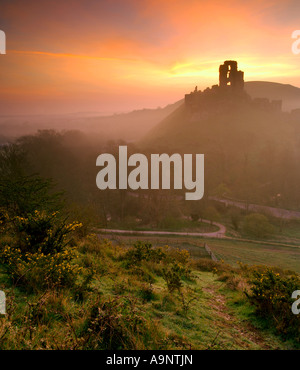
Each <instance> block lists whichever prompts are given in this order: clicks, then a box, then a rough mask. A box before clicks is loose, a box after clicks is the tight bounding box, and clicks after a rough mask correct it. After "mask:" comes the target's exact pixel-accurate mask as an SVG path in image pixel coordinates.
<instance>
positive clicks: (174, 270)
mask: <svg viewBox="0 0 300 370" xmlns="http://www.w3.org/2000/svg"><path fill="white" fill-rule="evenodd" d="M188 274H189V270H187V268H186V267H185V266H183V265H181V264H180V263H179V262H174V263H173V264H172V265H171V266H170V267H167V268H164V269H163V278H164V280H165V282H166V283H167V287H168V291H169V292H170V293H171V292H173V291H174V290H178V291H179V290H180V289H181V288H182V286H183V282H182V277H184V276H187V275H188Z"/></svg>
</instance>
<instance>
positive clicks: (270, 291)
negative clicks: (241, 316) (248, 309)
mask: <svg viewBox="0 0 300 370" xmlns="http://www.w3.org/2000/svg"><path fill="white" fill-rule="evenodd" d="M250 283H251V285H252V287H251V295H249V298H250V301H251V303H252V304H254V305H255V306H256V310H257V312H258V314H259V315H261V316H262V317H264V318H265V319H267V320H268V321H271V322H272V323H273V324H274V325H275V328H276V330H277V331H278V332H279V333H280V334H281V335H283V336H284V337H286V338H288V337H292V338H293V339H294V340H296V341H297V342H300V316H299V315H294V314H293V313H292V311H291V307H292V304H293V302H294V301H293V300H292V298H291V296H292V292H293V291H295V290H298V289H299V288H300V279H299V277H297V276H295V275H294V276H284V275H281V274H279V273H276V272H274V271H273V270H272V269H266V270H265V271H263V272H261V271H257V270H255V271H254V272H253V278H252V279H251V280H250Z"/></svg>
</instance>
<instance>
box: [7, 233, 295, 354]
mask: <svg viewBox="0 0 300 370" xmlns="http://www.w3.org/2000/svg"><path fill="white" fill-rule="evenodd" d="M166 239H167V238H162V239H161V238H160V240H156V242H157V244H158V245H161V242H162V241H166ZM119 241H120V240H119ZM170 241H171V240H170V238H169V242H170ZM132 242H133V240H129V238H128V237H122V241H121V243H117V242H116V241H115V243H114V245H111V244H110V243H107V242H105V241H99V240H97V238H95V237H92V238H87V239H82V240H80V241H78V243H77V246H78V251H79V257H78V259H77V260H76V262H77V263H78V264H80V266H82V268H83V270H82V273H81V275H79V276H78V280H77V282H76V287H77V288H76V287H75V286H74V287H69V288H62V289H60V290H56V289H50V290H49V291H46V292H35V293H33V294H27V293H26V291H25V290H24V289H23V290H21V289H19V288H17V287H13V286H12V285H11V284H10V282H9V279H8V276H7V275H6V274H5V272H4V269H3V268H2V269H1V270H0V288H1V289H3V290H4V291H5V292H6V294H7V304H8V306H7V312H8V315H7V316H6V317H1V318H0V348H1V349H44V348H46V349H92V348H100V349H102V348H108V349H109V348H110V343H108V342H105V341H106V339H105V338H106V337H105V333H106V331H105V330H112V332H110V334H111V335H112V337H113V338H114V339H113V340H114V341H118V339H119V333H120V332H121V333H122V338H123V339H124V340H125V342H124V349H200V350H203V349H222V350H224V349H290V348H294V345H295V344H294V343H291V342H286V343H284V342H282V341H281V339H280V338H279V337H278V336H276V335H275V334H274V333H273V332H272V331H270V330H268V328H266V327H263V326H262V325H260V322H259V320H258V319H257V317H256V316H255V315H254V308H253V306H250V303H249V301H248V300H247V298H246V296H245V295H244V293H243V287H244V285H242V288H240V289H237V290H236V289H229V288H228V286H227V285H226V282H225V281H224V280H223V279H221V278H220V276H222V273H223V271H224V273H228V274H235V275H234V276H237V278H238V279H239V281H241V282H242V283H243V284H246V283H245V281H244V278H243V275H241V272H239V270H234V271H233V270H232V268H231V267H230V266H229V265H226V264H224V263H221V262H219V263H213V262H212V261H211V260H210V259H208V258H202V259H199V256H198V257H197V256H196V257H194V258H192V260H191V261H190V263H189V264H188V266H189V267H190V268H191V272H192V275H191V277H189V278H182V284H183V286H182V288H181V289H180V290H178V291H177V290H175V291H174V292H169V291H168V289H167V285H166V281H165V280H164V278H163V273H162V271H163V268H169V267H170V266H171V264H172V263H174V261H181V259H180V258H181V254H180V253H179V252H176V249H174V248H173V249H172V248H171V249H170V248H164V249H163V250H164V251H165V252H166V253H167V256H169V257H168V258H169V259H167V260H165V261H164V262H161V263H155V262H153V261H152V260H150V261H146V260H144V261H141V262H134V263H131V262H130V261H131V260H130V259H128V258H129V257H126V251H127V249H128V248H132ZM117 244H118V245H117ZM165 244H166V243H163V245H165ZM169 244H170V243H169ZM249 245H250V244H249ZM172 246H173V247H175V248H180V249H189V250H190V251H193V250H201V248H202V252H203V254H202V255H201V257H203V256H204V255H205V252H204V250H203V241H202V240H201V241H199V240H197V239H191V238H179V239H173V243H172ZM211 247H212V248H214V246H213V245H211ZM219 247H220V245H219ZM222 248H226V246H225V245H221V249H222ZM174 253H175V254H174ZM178 253H179V254H178ZM170 258H171V259H170ZM197 261H201V264H200V265H201V267H200V265H199V264H197V263H198V262H197ZM182 263H184V264H185V263H186V262H182ZM215 268H216V269H217V270H219V272H220V273H218V274H216V273H215ZM91 271H92V272H93V277H92V280H91V282H90V284H88V286H84V285H82V284H83V281H84V276H86V274H87V273H88V272H91ZM149 279H150V280H149ZM149 281H151V283H150V284H149ZM78 289H79V291H80V292H81V293H82V294H83V296H82V299H81V300H78V299H77V298H76V294H75V292H78ZM110 302H115V303H116V307H115V308H112V313H111V314H110V315H109V316H108V317H107V318H106V319H105V320H106V321H103V322H102V324H101V325H102V326H101V328H102V329H101V330H102V331H101V330H100V334H99V332H98V331H97V330H99V328H98V329H97V328H96V327H92V329H89V330H87V328H88V325H89V324H88V323H89V320H90V317H91V313H92V312H94V308H95V307H97V308H99V307H100V308H101V307H102V308H101V309H100V311H96V312H100V315H102V316H101V317H105V312H106V310H107V307H109V305H110ZM95 305H96V306H95ZM108 312H109V311H108ZM103 315H104V316H103ZM136 320H138V321H136ZM135 322H139V324H138V325H139V326H138V329H136V328H135V327H134V325H136V324H134V323H135ZM131 325H133V326H131ZM109 328H110V329H109ZM103 338H104V339H103ZM123 339H122V340H123ZM103 340H104V342H103Z"/></svg>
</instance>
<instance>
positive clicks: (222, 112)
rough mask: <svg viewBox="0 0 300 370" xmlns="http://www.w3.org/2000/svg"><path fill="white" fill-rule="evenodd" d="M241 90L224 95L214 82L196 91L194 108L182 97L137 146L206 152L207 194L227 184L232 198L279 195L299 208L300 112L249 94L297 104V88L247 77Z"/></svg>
mask: <svg viewBox="0 0 300 370" xmlns="http://www.w3.org/2000/svg"><path fill="white" fill-rule="evenodd" d="M215 86H216V85H215ZM218 89H219V90H218ZM215 91H216V94H215V93H214V92H215ZM226 91H227V90H226ZM228 91H229V90H228ZM244 91H246V92H247V93H246V95H245V94H244V92H243V89H242V90H241V95H238V94H237V95H234V93H232V94H231V93H230V94H228V92H225V95H224V94H223V92H222V89H221V88H218V87H214V88H212V89H210V90H209V91H208V92H207V93H206V92H205V91H204V92H202V93H201V92H200V94H198V92H197V90H195V92H194V93H192V94H189V96H191V98H193V97H195V96H198V95H199V96H200V99H201V97H202V96H204V101H202V100H201V101H202V103H200V105H201V104H202V105H201V108H199V107H198V108H197V109H198V111H197V112H196V113H195V112H194V111H191V107H194V106H193V105H192V106H189V103H188V102H189V100H187V101H186V102H182V104H181V105H180V106H179V107H178V108H177V109H176V110H175V111H173V112H172V113H171V114H169V115H168V116H167V117H166V118H164V119H163V120H162V121H161V122H160V123H159V124H158V125H157V126H155V127H154V128H153V129H151V130H150V132H149V133H148V134H147V135H146V136H145V137H144V138H143V139H141V140H140V141H139V142H138V146H139V148H140V150H141V151H145V152H151V153H156V152H158V153H164V152H166V153H170V154H171V153H175V152H178V153H181V154H184V153H204V154H205V189H206V190H205V196H207V195H211V194H214V192H215V191H216V189H217V188H218V187H219V186H220V185H221V184H225V185H226V186H227V188H229V190H230V192H231V195H232V196H234V197H237V198H240V199H247V200H249V201H252V202H257V203H260V204H268V205H276V204H275V203H274V202H276V201H277V200H278V199H277V200H275V198H276V197H277V196H278V194H279V197H280V201H281V202H282V203H281V205H283V204H284V205H285V206H286V207H288V206H289V207H291V208H296V209H298V208H300V196H299V195H298V190H297V188H299V186H300V171H299V165H298V164H299V163H300V150H299V147H300V145H299V144H300V116H299V118H296V119H295V117H293V116H292V115H291V114H290V113H288V112H283V111H280V109H278V107H277V108H276V107H275V108H274V109H273V106H272V104H271V103H270V104H269V103H266V107H265V106H261V105H259V104H256V103H255V100H253V99H251V98H252V97H253V98H257V97H259V98H269V99H276V100H277V99H281V98H282V99H283V101H284V102H285V104H287V103H289V104H291V102H294V104H296V102H297V99H298V102H299V104H298V105H294V106H293V108H296V107H300V98H299V97H300V89H299V88H296V87H294V86H290V85H282V84H277V83H271V82H267V83H266V82H248V83H246V84H245V88H244ZM248 92H249V95H250V96H251V97H250V96H248ZM203 93H204V94H203ZM197 94H198V95H197ZM222 94H223V95H222ZM264 94H267V95H264ZM224 96H225V98H224ZM214 99H215V100H214ZM203 102H204V103H203Z"/></svg>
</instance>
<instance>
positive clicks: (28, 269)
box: [0, 211, 80, 290]
mask: <svg viewBox="0 0 300 370" xmlns="http://www.w3.org/2000/svg"><path fill="white" fill-rule="evenodd" d="M11 224H12V225H13V226H12V228H13V230H14V231H15V238H14V239H12V241H11V243H10V244H7V245H6V246H4V247H3V248H2V249H1V250H0V263H2V264H3V265H4V267H5V268H6V270H7V272H8V273H9V276H10V277H11V278H12V280H13V282H14V283H15V284H16V285H21V286H24V287H26V288H27V289H33V290H39V289H43V288H45V287H51V286H62V285H70V284H72V283H73V282H74V279H75V278H76V275H77V273H78V271H79V269H80V267H79V266H77V265H74V264H72V260H73V259H74V257H75V256H76V253H75V248H74V247H73V248H71V247H69V243H70V238H67V236H68V234H70V233H71V232H72V231H74V230H75V229H76V228H77V227H79V226H80V224H78V223H76V222H74V223H71V224H67V223H66V222H65V221H58V220H57V214H56V213H52V214H48V213H46V212H39V211H35V212H34V214H29V215H28V216H27V217H18V216H17V217H15V218H14V219H13V220H12V221H11Z"/></svg>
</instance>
